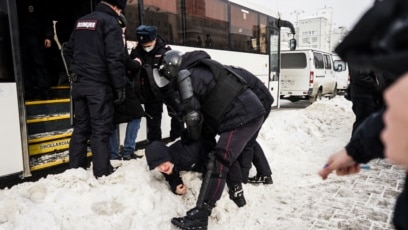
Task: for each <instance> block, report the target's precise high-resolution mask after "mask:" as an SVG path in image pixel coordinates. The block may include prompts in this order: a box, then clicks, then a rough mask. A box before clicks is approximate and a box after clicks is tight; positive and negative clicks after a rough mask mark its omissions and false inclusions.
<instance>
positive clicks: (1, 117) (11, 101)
mask: <svg viewBox="0 0 408 230" xmlns="http://www.w3.org/2000/svg"><path fill="white" fill-rule="evenodd" d="M0 108H3V109H2V112H1V113H0V121H1V123H2V124H1V129H0V146H1V151H0V177H2V176H7V175H10V174H14V173H19V172H22V171H23V153H22V149H21V135H20V121H19V117H20V115H19V111H18V102H17V87H16V83H0Z"/></svg>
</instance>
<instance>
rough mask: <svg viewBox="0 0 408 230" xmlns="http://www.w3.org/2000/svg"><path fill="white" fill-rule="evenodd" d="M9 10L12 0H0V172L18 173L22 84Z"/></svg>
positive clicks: (12, 16)
mask: <svg viewBox="0 0 408 230" xmlns="http://www.w3.org/2000/svg"><path fill="white" fill-rule="evenodd" d="M13 12H16V5H15V1H14V0H6V1H1V2H0V18H1V19H0V50H1V51H0V108H1V110H2V112H1V113H0V127H1V129H0V146H1V151H0V176H8V175H12V174H17V173H22V172H23V171H24V163H23V162H24V160H23V152H27V151H26V150H27V145H24V146H23V145H22V143H23V142H24V141H22V138H23V137H24V135H22V133H23V132H24V130H25V128H24V127H25V123H24V122H25V121H24V120H25V119H24V112H25V111H24V105H23V104H22V103H23V99H22V95H21V93H20V92H21V91H20V89H19V87H20V86H21V85H22V84H21V82H20V81H21V79H22V78H21V69H20V68H18V66H19V65H20V61H19V60H20V55H19V53H20V52H19V46H18V44H16V43H18V40H19V39H18V33H16V31H15V30H14V28H17V25H16V24H17V19H16V14H15V13H13ZM24 148H25V151H24ZM27 157H28V156H27ZM27 162H28V161H27ZM27 168H28V167H27Z"/></svg>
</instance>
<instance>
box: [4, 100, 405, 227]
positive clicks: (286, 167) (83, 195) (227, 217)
mask: <svg viewBox="0 0 408 230" xmlns="http://www.w3.org/2000/svg"><path fill="white" fill-rule="evenodd" d="M353 121H354V114H353V113H352V111H351V103H350V102H349V101H346V100H345V99H344V98H343V97H342V96H337V97H336V98H334V99H332V100H328V99H324V100H322V101H319V102H316V103H314V104H312V105H310V106H307V107H306V108H301V109H279V110H274V111H272V112H271V114H270V116H269V118H268V120H267V121H266V122H265V124H264V126H263V128H262V130H261V132H260V135H259V138H258V141H259V143H260V144H261V146H262V147H263V149H264V151H265V153H266V155H267V158H268V160H269V163H270V165H271V168H272V171H273V175H272V176H273V180H274V184H273V185H251V184H246V185H244V192H245V197H246V200H247V205H246V206H244V207H243V208H238V207H237V206H236V205H235V204H234V203H233V202H232V201H231V200H230V199H229V197H228V194H227V192H224V194H223V196H222V198H221V199H220V201H219V202H218V203H217V206H216V208H214V209H213V211H212V214H211V217H210V220H209V229H259V230H264V229H265V230H266V229H393V228H392V224H390V223H391V222H390V220H391V217H392V210H393V205H394V201H395V197H396V196H397V194H398V192H399V191H400V189H401V186H402V183H403V178H404V172H403V170H402V169H400V168H398V167H396V166H392V165H390V164H389V163H387V162H386V161H383V160H379V161H373V162H370V164H369V165H370V167H371V169H370V170H364V171H362V172H361V173H360V174H358V175H355V176H348V177H337V176H335V175H330V177H329V179H328V180H326V181H323V180H321V178H320V177H319V176H318V174H317V172H318V171H319V169H320V168H321V167H322V166H323V165H324V163H325V161H326V159H327V157H328V156H329V155H330V154H331V153H333V152H334V151H337V150H339V149H340V148H342V147H343V146H344V145H345V144H346V143H347V141H348V140H349V138H350V133H351V127H352V123H353ZM138 154H143V151H142V150H139V153H138ZM113 164H115V165H120V167H119V168H118V170H117V171H116V172H115V173H114V174H112V175H110V176H109V177H104V178H101V179H99V180H96V179H95V178H94V177H93V175H92V170H90V169H88V170H82V169H75V170H67V171H65V172H64V173H61V174H57V175H49V176H48V177H47V178H44V179H41V180H39V181H37V182H25V183H22V184H19V185H16V186H13V187H12V188H6V189H3V190H0V207H1V209H0V229H2V230H3V229H4V230H11V229H43V230H46V229H115V230H122V229H123V230H125V229H161V230H166V229H176V228H175V227H174V226H172V224H171V223H170V220H171V218H172V217H176V216H184V215H185V212H186V211H187V210H189V209H190V208H193V207H194V206H195V202H196V198H197V196H198V191H199V188H200V184H201V179H200V178H201V177H200V175H199V174H197V173H191V172H188V173H184V174H183V180H184V182H185V183H186V185H187V186H188V192H187V194H186V195H184V196H176V195H174V194H173V193H172V192H171V191H170V190H169V187H168V184H167V183H166V181H165V180H164V178H163V177H162V175H161V174H160V173H158V172H156V171H155V170H153V171H149V170H148V167H147V164H146V161H145V159H144V158H142V159H138V160H131V161H114V162H113ZM251 173H254V171H252V172H251Z"/></svg>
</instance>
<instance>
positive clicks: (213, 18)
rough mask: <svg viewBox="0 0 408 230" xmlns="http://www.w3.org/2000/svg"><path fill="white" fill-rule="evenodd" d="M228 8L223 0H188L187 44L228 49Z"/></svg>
mask: <svg viewBox="0 0 408 230" xmlns="http://www.w3.org/2000/svg"><path fill="white" fill-rule="evenodd" d="M227 9H228V8H227V3H226V2H225V1H223V0H189V1H186V41H185V45H188V46H195V47H203V48H215V49H228V14H227Z"/></svg>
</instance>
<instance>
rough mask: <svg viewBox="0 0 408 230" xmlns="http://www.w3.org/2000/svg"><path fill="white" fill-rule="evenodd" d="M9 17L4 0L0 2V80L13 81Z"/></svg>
mask: <svg viewBox="0 0 408 230" xmlns="http://www.w3.org/2000/svg"><path fill="white" fill-rule="evenodd" d="M8 25H9V19H8V14H7V8H6V2H5V1H2V2H1V3H0V50H1V52H0V82H14V81H15V79H14V71H13V65H12V60H13V57H12V54H11V42H10V31H9V26H8Z"/></svg>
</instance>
